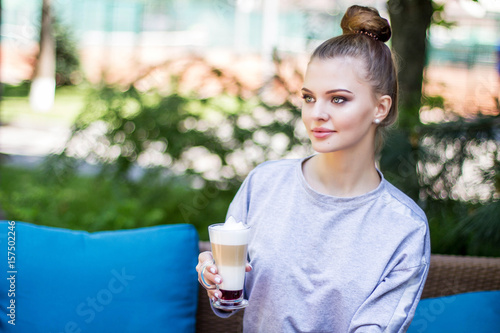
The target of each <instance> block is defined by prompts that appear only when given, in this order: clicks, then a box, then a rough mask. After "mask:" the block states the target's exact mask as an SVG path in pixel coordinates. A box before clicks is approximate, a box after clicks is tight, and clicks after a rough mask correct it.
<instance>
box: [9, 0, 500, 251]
mask: <svg viewBox="0 0 500 333" xmlns="http://www.w3.org/2000/svg"><path fill="white" fill-rule="evenodd" d="M355 3H356V4H361V5H368V6H373V7H375V8H377V9H378V10H379V11H380V13H381V14H382V16H383V17H386V18H388V19H389V20H390V22H391V25H392V27H393V38H392V40H391V41H390V42H389V46H391V47H392V48H393V51H394V53H395V54H396V55H397V59H398V63H399V65H400V66H399V67H400V74H399V75H400V84H401V89H402V98H401V101H400V112H401V116H400V121H399V122H398V124H397V126H395V127H394V128H393V129H392V131H391V133H390V135H389V136H388V138H387V141H386V146H385V148H384V150H383V151H382V154H381V156H380V163H379V167H380V168H381V170H382V172H383V173H384V175H385V176H386V178H388V179H389V180H390V181H391V182H393V183H394V184H395V185H396V186H398V187H399V188H400V189H401V190H403V191H404V192H405V193H407V194H408V195H410V196H411V197H412V198H413V199H414V200H415V201H417V202H418V204H419V205H420V206H421V207H422V208H423V209H424V210H425V212H426V214H427V216H428V219H429V224H430V228H431V241H432V252H433V253H444V254H468V255H484V256H500V202H499V195H500V156H499V140H500V132H499V127H500V123H499V121H500V117H499V109H500V107H499V92H500V72H499V70H500V69H499V67H498V66H499V61H500V60H499V59H500V55H499V54H500V53H499V52H500V51H499V50H500V3H499V2H498V1H495V0H477V1H474V0H446V1H445V0H443V1H427V0H425V1H417V2H415V1H410V0H397V1H395V0H389V1H387V2H386V1H380V0H360V1H357V2H353V1H345V0H344V1H334V0H308V1H305V0H122V1H118V0H82V1H70V0H23V1H22V2H21V1H16V0H2V1H1V2H0V4H1V25H0V29H1V40H0V47H1V67H0V80H1V83H2V90H1V112H0V121H1V123H0V172H1V174H0V211H1V213H0V214H1V215H2V217H3V218H5V219H9V220H18V221H28V222H33V223H37V224H42V225H51V226H57V227H65V228H72V229H82V230H88V231H97V230H114V229H124V228H137V227H143V226H151V225H158V224H169V223H191V224H193V225H195V226H196V227H197V229H198V231H199V233H200V237H201V239H207V231H206V228H207V226H208V225H209V224H212V223H215V222H221V221H223V220H224V218H225V214H226V210H227V207H228V205H229V203H230V201H231V199H232V197H233V196H234V194H235V193H236V191H237V189H238V187H239V185H240V184H241V182H242V181H243V179H244V178H245V176H246V175H247V174H248V172H249V171H250V170H251V169H252V168H253V167H255V165H257V164H258V163H261V162H263V161H265V160H269V159H279V158H297V157H303V156H307V155H309V154H312V153H313V151H312V150H311V148H310V147H309V145H308V140H307V135H306V134H305V132H304V128H303V126H302V123H301V121H300V103H301V102H300V101H301V99H300V93H299V91H300V88H301V84H302V76H303V72H304V70H305V67H306V65H307V61H308V57H309V54H310V53H311V52H312V50H313V49H314V48H315V46H317V45H318V44H319V43H321V42H322V41H323V40H325V39H327V38H330V37H332V36H335V35H338V34H340V33H341V31H340V27H339V22H340V19H341V17H342V15H343V13H344V11H345V9H346V8H347V7H348V6H350V5H352V4H355Z"/></svg>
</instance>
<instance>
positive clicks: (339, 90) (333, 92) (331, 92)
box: [302, 88, 354, 95]
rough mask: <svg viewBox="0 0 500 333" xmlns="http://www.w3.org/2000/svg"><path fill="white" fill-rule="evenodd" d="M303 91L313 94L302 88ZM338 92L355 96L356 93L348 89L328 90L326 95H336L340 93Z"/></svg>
mask: <svg viewBox="0 0 500 333" xmlns="http://www.w3.org/2000/svg"><path fill="white" fill-rule="evenodd" d="M302 91H305V92H307V93H310V94H313V92H312V91H311V90H309V89H307V88H302ZM338 92H346V93H349V94H351V95H354V93H353V92H352V91H350V90H348V89H331V90H328V91H326V92H325V94H326V95H329V94H335V93H338Z"/></svg>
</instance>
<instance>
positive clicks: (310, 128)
mask: <svg viewBox="0 0 500 333" xmlns="http://www.w3.org/2000/svg"><path fill="white" fill-rule="evenodd" d="M302 94H303V99H304V102H303V105H302V121H303V122H304V124H305V126H306V129H307V133H308V135H309V138H310V139H311V143H312V146H313V149H314V150H315V151H317V152H319V153H329V152H335V151H349V150H352V151H361V152H363V151H366V152H367V153H368V152H372V153H373V151H374V140H375V130H376V125H374V124H373V121H374V120H375V119H376V118H379V119H380V120H383V118H384V117H385V115H386V114H387V111H388V110H389V108H390V103H391V100H390V97H389V96H386V95H385V96H382V97H381V98H376V96H375V95H374V93H373V89H372V86H371V85H370V83H369V82H367V81H366V79H364V67H363V63H362V62H360V61H359V60H357V59H355V58H351V57H340V58H333V59H317V58H315V59H313V60H312V61H311V62H310V63H309V65H308V68H307V71H306V75H305V79H304V86H303V88H302ZM387 103H388V106H387V105H386V104H387ZM386 107H387V110H385V108H386ZM368 149H369V150H368Z"/></svg>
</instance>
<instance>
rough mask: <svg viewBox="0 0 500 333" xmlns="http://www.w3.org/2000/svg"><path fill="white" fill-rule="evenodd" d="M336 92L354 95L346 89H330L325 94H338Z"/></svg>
mask: <svg viewBox="0 0 500 333" xmlns="http://www.w3.org/2000/svg"><path fill="white" fill-rule="evenodd" d="M338 92H346V93H349V94H351V95H354V93H353V92H352V91H350V90H347V89H332V90H328V91H327V92H326V93H325V94H327V95H328V94H335V93H338Z"/></svg>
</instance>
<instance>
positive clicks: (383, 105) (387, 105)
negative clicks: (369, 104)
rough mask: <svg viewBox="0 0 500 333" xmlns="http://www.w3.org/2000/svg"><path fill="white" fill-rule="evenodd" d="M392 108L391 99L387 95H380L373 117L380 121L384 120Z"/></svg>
mask: <svg viewBox="0 0 500 333" xmlns="http://www.w3.org/2000/svg"><path fill="white" fill-rule="evenodd" d="M391 106H392V98H391V96H389V95H382V96H380V98H379V99H378V105H377V108H376V110H375V114H374V115H373V116H374V117H375V118H376V119H379V120H380V121H382V120H384V119H385V117H387V115H388V114H389V111H390V110H391Z"/></svg>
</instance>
